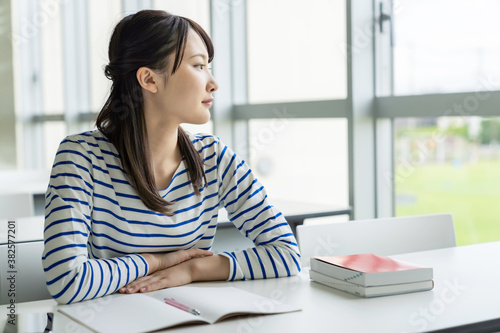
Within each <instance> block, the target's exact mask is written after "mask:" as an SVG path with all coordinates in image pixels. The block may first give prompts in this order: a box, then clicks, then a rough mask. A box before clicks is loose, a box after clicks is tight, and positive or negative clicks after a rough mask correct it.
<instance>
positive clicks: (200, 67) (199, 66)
mask: <svg viewBox="0 0 500 333" xmlns="http://www.w3.org/2000/svg"><path fill="white" fill-rule="evenodd" d="M194 67H197V68H199V69H203V68H205V67H206V65H203V64H199V65H196V66H194Z"/></svg>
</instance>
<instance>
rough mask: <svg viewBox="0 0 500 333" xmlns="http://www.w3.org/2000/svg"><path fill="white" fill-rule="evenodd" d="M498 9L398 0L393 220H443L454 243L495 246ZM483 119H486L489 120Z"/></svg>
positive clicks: (487, 4)
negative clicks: (437, 216)
mask: <svg viewBox="0 0 500 333" xmlns="http://www.w3.org/2000/svg"><path fill="white" fill-rule="evenodd" d="M499 10H500V3H499V2H498V1H492V0H481V1H452V0H439V1H410V0H403V1H398V2H397V4H396V2H395V5H394V7H393V11H392V13H391V14H392V21H393V31H392V34H393V48H392V50H393V52H392V59H393V73H392V79H393V85H392V87H393V90H392V91H387V90H386V93H385V95H393V96H395V97H382V98H380V100H379V103H378V105H379V107H380V108H379V110H378V112H379V114H380V115H381V116H388V117H390V119H391V121H393V141H392V142H391V143H390V144H391V145H393V153H394V155H393V157H394V166H393V168H394V169H393V177H392V179H393V184H392V185H393V187H394V213H395V214H396V215H398V216H404V215H416V214H431V213H451V214H452V215H453V218H454V221H455V227H456V235H457V243H458V244H459V245H463V244H471V243H478V242H486V241H493V240H498V239H500V232H499V231H498V230H497V229H498V228H496V221H498V219H499V217H500V212H499V211H498V210H496V209H495V206H496V201H497V200H498V199H497V198H499V197H500V192H499V190H498V187H499V186H498V185H500V183H499V182H500V177H499V176H498V172H497V171H496V170H497V169H498V167H499V166H500V155H499V154H500V150H499V136H498V131H499V126H498V123H499V120H498V118H497V117H494V116H495V115H497V116H498V115H500V112H499V109H498V103H497V101H498V92H497V90H499V89H500V82H498V81H499V80H498V78H499V74H500V61H498V59H500V44H499V43H498V41H497V37H496V36H498V35H499V34H500V23H499V21H498V19H497V18H496V17H495V13H496V12H498V11H499ZM491 116H493V117H491Z"/></svg>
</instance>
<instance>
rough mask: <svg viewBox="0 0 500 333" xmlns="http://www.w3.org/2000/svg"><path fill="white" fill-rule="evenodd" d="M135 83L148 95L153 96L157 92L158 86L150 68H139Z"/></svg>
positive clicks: (154, 74)
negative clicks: (148, 93) (147, 92)
mask: <svg viewBox="0 0 500 333" xmlns="http://www.w3.org/2000/svg"><path fill="white" fill-rule="evenodd" d="M136 77H137V81H138V82H139V84H140V85H141V87H142V88H143V89H145V90H147V91H149V92H150V93H153V94H155V93H156V92H158V85H157V84H156V78H157V75H156V73H155V72H153V71H152V70H151V69H150V68H147V67H141V68H139V69H138V70H137V73H136Z"/></svg>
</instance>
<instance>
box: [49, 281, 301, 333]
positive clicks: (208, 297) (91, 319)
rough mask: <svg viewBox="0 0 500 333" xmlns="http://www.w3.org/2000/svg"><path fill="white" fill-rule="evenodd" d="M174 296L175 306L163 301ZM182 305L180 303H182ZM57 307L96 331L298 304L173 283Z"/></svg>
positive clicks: (209, 320) (155, 326) (209, 319)
mask: <svg viewBox="0 0 500 333" xmlns="http://www.w3.org/2000/svg"><path fill="white" fill-rule="evenodd" d="M165 299H167V302H169V303H171V300H172V299H173V300H174V303H171V304H177V306H173V305H170V304H167V303H166V301H165ZM183 306H184V307H183ZM58 310H59V311H60V312H62V313H64V314H66V315H67V316H69V317H70V318H72V319H73V320H75V321H77V322H78V323H80V324H82V325H85V326H87V327H88V328H90V329H91V330H94V331H96V332H121V333H126V332H134V333H136V332H150V331H154V330H159V329H165V328H168V327H172V326H177V325H183V324H191V323H193V324H194V323H201V324H203V323H206V324H213V323H215V322H218V321H221V320H223V319H226V318H228V317H232V316H237V315H241V314H273V313H284V312H293V311H299V310H300V308H298V307H296V306H293V305H288V304H284V303H280V302H277V301H274V300H272V299H270V298H267V297H263V296H260V295H256V294H253V293H249V292H246V291H244V290H241V289H238V288H234V287H186V286H183V287H177V288H169V289H162V290H158V291H153V292H150V293H144V294H141V293H138V294H113V295H109V296H106V297H103V298H99V299H94V300H88V301H83V302H80V303H75V304H69V305H62V306H60V307H59V308H58Z"/></svg>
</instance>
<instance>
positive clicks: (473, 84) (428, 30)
mask: <svg viewBox="0 0 500 333" xmlns="http://www.w3.org/2000/svg"><path fill="white" fill-rule="evenodd" d="M394 3H395V6H394V11H393V22H394V31H393V34H394V88H395V89H394V93H395V94H396V95H414V94H426V93H446V92H465V91H474V90H477V89H481V90H485V89H488V88H487V87H484V85H482V84H481V82H480V81H478V78H484V79H486V80H487V78H488V77H490V76H491V75H498V74H500V62H499V61H498V59H500V43H499V42H498V36H499V35H500V21H499V20H498V18H497V13H498V12H499V10H500V3H499V2H498V1H496V0H477V1H453V0H419V1H413V0H400V1H395V2H394Z"/></svg>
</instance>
